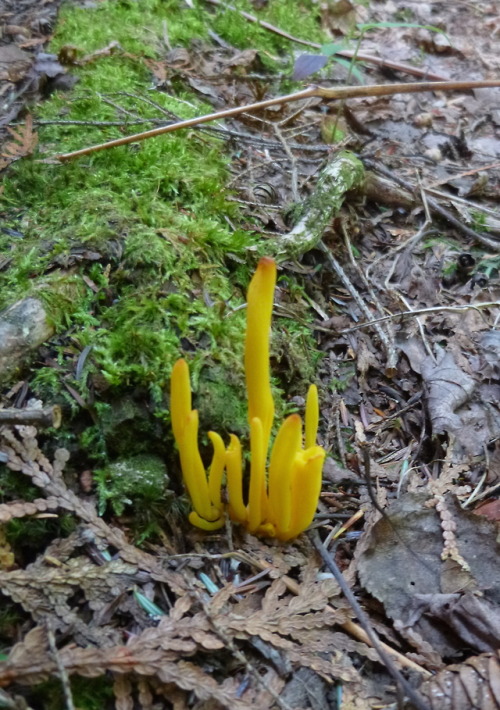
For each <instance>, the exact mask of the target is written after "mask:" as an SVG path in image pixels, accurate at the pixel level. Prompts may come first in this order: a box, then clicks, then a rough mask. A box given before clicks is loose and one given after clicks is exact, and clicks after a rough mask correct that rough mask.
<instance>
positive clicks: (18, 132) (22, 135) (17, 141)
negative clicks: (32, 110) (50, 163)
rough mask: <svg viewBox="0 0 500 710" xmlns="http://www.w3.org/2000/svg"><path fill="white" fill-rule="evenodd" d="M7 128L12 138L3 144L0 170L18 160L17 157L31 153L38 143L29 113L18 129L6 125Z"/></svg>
mask: <svg viewBox="0 0 500 710" xmlns="http://www.w3.org/2000/svg"><path fill="white" fill-rule="evenodd" d="M7 130H8V132H9V133H10V135H11V136H12V137H13V138H14V140H12V141H8V142H7V143H5V144H4V146H3V151H2V153H1V154H0V170H3V169H4V168H6V167H7V166H8V165H10V164H11V163H13V162H14V161H15V160H19V158H25V157H26V156H28V155H31V154H32V153H33V151H34V150H35V148H36V145H37V143H38V136H37V134H36V132H35V131H33V118H32V116H31V114H28V115H27V116H26V121H25V124H24V126H21V127H20V128H19V129H15V128H12V127H10V126H7Z"/></svg>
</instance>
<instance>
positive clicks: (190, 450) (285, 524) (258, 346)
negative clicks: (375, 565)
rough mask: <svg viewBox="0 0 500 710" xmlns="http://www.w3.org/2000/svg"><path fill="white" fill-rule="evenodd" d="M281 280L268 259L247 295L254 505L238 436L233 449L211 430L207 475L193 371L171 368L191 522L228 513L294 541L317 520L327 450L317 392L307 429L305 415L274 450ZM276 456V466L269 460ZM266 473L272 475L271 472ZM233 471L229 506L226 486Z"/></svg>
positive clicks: (290, 422)
mask: <svg viewBox="0 0 500 710" xmlns="http://www.w3.org/2000/svg"><path fill="white" fill-rule="evenodd" d="M275 284H276V264H275V262H274V261H273V259H271V258H269V257H263V258H262V259H261V260H260V261H259V264H258V266H257V270H256V272H255V274H254V276H253V278H252V280H251V282H250V286H249V289H248V297H247V331H246V341H245V376H246V386H247V396H248V421H249V425H250V478H249V485H248V496H247V499H248V500H247V502H246V503H245V498H244V494H243V456H242V449H241V444H240V441H239V439H238V437H237V436H235V435H234V434H231V435H230V441H229V444H228V446H227V448H226V447H225V445H224V442H223V441H222V438H221V437H220V436H219V434H216V433H215V432H213V431H211V432H209V433H208V436H209V438H210V441H211V443H212V446H213V455H212V462H211V464H210V467H209V470H208V474H207V473H206V471H205V467H204V465H203V462H202V460H201V456H200V452H199V449H198V412H197V410H195V409H191V386H190V381H189V369H188V365H187V363H186V361H185V360H178V361H177V362H176V363H175V365H174V368H173V370H172V379H171V419H172V428H173V432H174V437H175V441H176V443H177V446H178V449H179V453H180V459H181V468H182V475H183V478H184V482H185V484H186V488H187V490H188V493H189V496H190V498H191V502H192V505H193V509H194V510H193V511H192V512H191V514H190V516H189V520H190V522H191V523H192V524H193V525H196V526H197V527H199V528H202V529H203V530H217V529H218V528H220V527H222V526H223V525H224V521H225V512H226V510H227V513H228V514H229V517H230V519H231V520H233V521H234V522H237V523H240V524H241V525H243V526H245V527H246V528H247V530H248V531H249V532H251V533H254V534H257V535H263V536H266V537H276V538H278V539H279V540H283V541H286V540H291V539H292V538H294V537H296V536H297V535H299V534H300V533H301V532H302V531H303V530H305V529H306V528H307V527H308V526H309V525H310V524H311V522H312V519H313V517H314V513H315V511H316V508H317V505H318V498H319V494H320V491H321V472H322V468H323V461H324V458H325V451H324V449H323V448H322V447H321V446H317V445H316V434H317V429H318V419H319V406H318V391H317V388H316V386H315V385H311V386H310V388H309V392H308V395H307V402H306V412H305V432H304V437H303V434H302V420H301V418H300V416H299V415H298V414H291V415H290V416H289V417H287V418H286V419H285V420H284V421H283V423H282V424H281V426H280V428H279V430H278V433H277V435H276V438H275V440H274V442H273V445H272V447H271V450H270V454H269V457H268V452H269V448H270V439H271V429H272V426H273V420H274V401H273V397H272V393H271V384H270V373H269V335H270V329H271V317H272V307H273V297H274V287H275ZM268 460H269V463H268ZM266 470H267V474H266ZM224 472H225V473H226V488H227V504H226V505H224V504H223V503H222V497H221V486H222V482H223V478H224Z"/></svg>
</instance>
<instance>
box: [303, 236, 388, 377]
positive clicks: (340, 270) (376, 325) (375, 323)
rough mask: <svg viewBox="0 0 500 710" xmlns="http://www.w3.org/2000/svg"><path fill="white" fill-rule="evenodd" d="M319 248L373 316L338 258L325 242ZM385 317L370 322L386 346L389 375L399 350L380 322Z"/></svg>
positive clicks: (362, 307) (366, 314) (355, 297)
mask: <svg viewBox="0 0 500 710" xmlns="http://www.w3.org/2000/svg"><path fill="white" fill-rule="evenodd" d="M317 248H318V249H321V251H322V252H323V253H324V254H325V256H326V258H327V260H328V261H329V262H330V266H331V267H332V269H333V270H334V271H335V273H336V274H337V276H338V277H339V279H340V280H341V281H342V284H343V285H344V286H345V288H346V289H347V290H348V291H349V293H350V294H351V296H352V298H353V299H354V300H355V301H356V303H357V304H358V306H359V309H360V310H361V311H362V312H363V313H364V314H365V316H366V317H367V318H371V317H372V314H371V313H370V309H369V308H368V306H367V305H366V303H365V302H364V300H363V299H362V298H361V296H360V294H359V293H358V291H357V290H356V289H355V288H354V285H353V284H352V282H351V280H350V279H349V278H348V276H347V274H346V273H345V271H344V269H343V268H342V267H341V265H340V264H339V262H338V261H337V259H336V258H335V257H334V256H333V254H332V253H331V251H330V250H329V249H328V247H327V246H325V244H324V243H323V242H319V244H318V245H317ZM384 320H385V318H376V319H373V320H371V321H370V323H372V324H373V326H374V328H375V330H376V331H377V333H378V337H379V338H380V340H381V341H382V344H383V346H384V349H385V352H386V355H387V365H386V369H387V374H388V375H389V376H392V373H393V371H394V369H395V367H396V364H397V352H396V349H395V347H394V344H393V343H391V341H390V339H389V337H388V335H387V333H386V332H385V330H383V328H381V327H380V325H379V323H380V322H382V321H384Z"/></svg>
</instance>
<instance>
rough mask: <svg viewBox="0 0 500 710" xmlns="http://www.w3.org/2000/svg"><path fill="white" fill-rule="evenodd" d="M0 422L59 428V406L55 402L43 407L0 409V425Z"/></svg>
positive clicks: (0, 423)
mask: <svg viewBox="0 0 500 710" xmlns="http://www.w3.org/2000/svg"><path fill="white" fill-rule="evenodd" d="M2 424H23V425H32V426H36V427H49V426H52V427H54V429H59V427H60V426H61V408H60V407H58V406H57V404H55V405H54V406H53V407H45V409H0V426H1V425H2Z"/></svg>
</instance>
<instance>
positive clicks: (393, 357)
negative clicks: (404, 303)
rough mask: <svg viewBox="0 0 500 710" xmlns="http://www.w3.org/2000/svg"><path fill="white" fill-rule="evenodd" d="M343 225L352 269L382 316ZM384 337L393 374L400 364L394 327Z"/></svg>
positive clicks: (388, 366) (388, 362) (376, 299)
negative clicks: (395, 343)
mask: <svg viewBox="0 0 500 710" xmlns="http://www.w3.org/2000/svg"><path fill="white" fill-rule="evenodd" d="M341 225H342V233H343V235H344V243H345V245H346V248H347V253H348V254H349V260H350V262H351V266H352V267H353V268H354V269H355V270H356V271H357V273H358V274H359V277H360V278H361V281H362V282H363V283H364V285H365V287H366V289H367V291H368V293H369V295H370V298H371V300H372V302H373V303H374V304H375V307H376V309H377V311H378V312H379V315H381V316H382V314H383V313H384V309H383V308H382V304H381V303H380V301H379V299H378V296H377V294H376V293H375V291H374V290H373V288H372V285H371V283H370V282H369V280H368V278H367V276H366V274H365V273H364V271H363V270H362V269H361V268H360V266H359V264H358V262H357V261H356V259H355V258H354V253H353V251H352V245H351V240H350V239H349V235H348V233H347V230H346V228H345V224H344V222H343V221H342V222H341ZM365 313H366V312H365ZM370 315H371V314H370ZM391 326H392V324H391ZM384 335H385V340H384V341H383V342H384V345H385V346H386V355H387V365H386V369H387V370H388V371H389V372H392V371H393V370H395V368H396V365H397V362H398V354H397V352H396V347H395V345H394V333H393V332H392V327H391V329H390V330H388V331H387V332H386V331H384Z"/></svg>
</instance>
